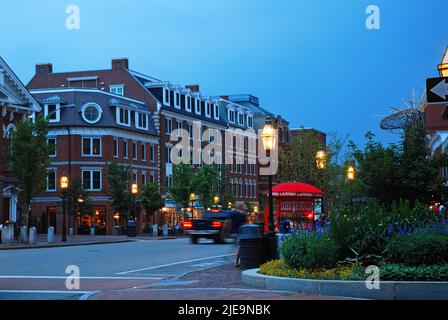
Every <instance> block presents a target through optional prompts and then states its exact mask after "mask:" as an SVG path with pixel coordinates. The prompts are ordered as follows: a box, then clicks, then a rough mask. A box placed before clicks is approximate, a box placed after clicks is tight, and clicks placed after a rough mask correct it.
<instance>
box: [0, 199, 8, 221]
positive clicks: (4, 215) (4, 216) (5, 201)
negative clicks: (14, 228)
mask: <svg viewBox="0 0 448 320" xmlns="http://www.w3.org/2000/svg"><path fill="white" fill-rule="evenodd" d="M9 203H10V199H9V198H3V212H2V221H0V223H2V224H5V222H6V221H9Z"/></svg>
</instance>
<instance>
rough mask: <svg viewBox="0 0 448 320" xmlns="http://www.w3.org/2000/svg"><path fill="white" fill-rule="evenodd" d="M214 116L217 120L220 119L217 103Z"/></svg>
mask: <svg viewBox="0 0 448 320" xmlns="http://www.w3.org/2000/svg"><path fill="white" fill-rule="evenodd" d="M214 109H215V110H214V118H215V120H219V106H218V105H217V104H215V105H214Z"/></svg>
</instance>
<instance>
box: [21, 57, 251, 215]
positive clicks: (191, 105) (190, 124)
mask: <svg viewBox="0 0 448 320" xmlns="http://www.w3.org/2000/svg"><path fill="white" fill-rule="evenodd" d="M28 88H29V89H46V88H59V89H61V88H66V89H68V88H78V89H81V88H82V89H96V90H99V91H103V92H107V93H112V94H115V95H118V96H123V97H127V98H130V99H136V100H139V101H142V102H144V103H145V104H146V105H147V106H148V108H149V110H150V112H151V114H152V116H153V121H154V126H155V130H156V131H157V132H158V133H159V146H160V148H158V151H159V152H158V154H157V157H158V161H159V162H158V163H159V167H160V174H159V175H158V181H157V182H158V183H159V185H160V186H161V191H162V193H164V194H165V196H168V195H167V194H166V191H167V187H169V186H171V185H172V184H173V183H175V182H174V181H173V178H172V172H173V159H172V155H173V154H174V152H176V151H177V152H179V153H182V152H184V150H182V151H181V150H178V147H176V148H175V146H176V144H177V141H176V139H171V138H172V134H173V133H175V132H176V130H177V129H184V130H186V131H187V132H188V133H189V135H190V140H191V146H193V137H196V138H199V137H201V138H202V143H201V146H202V147H204V146H205V145H206V144H207V143H208V141H207V140H208V139H210V136H209V135H210V134H209V130H208V129H210V130H212V131H216V132H217V137H216V138H218V136H219V137H220V139H219V138H218V141H219V140H221V143H222V147H223V149H222V152H221V154H219V152H218V153H217V156H220V157H221V160H222V159H223V158H224V156H225V155H224V146H225V132H226V130H227V129H228V128H231V127H238V128H246V127H248V125H249V124H250V125H251V126H254V123H255V121H254V118H253V117H252V118H251V117H250V112H249V111H250V108H245V109H244V110H245V111H244V112H243V113H242V115H241V117H242V125H239V124H235V122H233V123H232V122H231V121H230V122H229V121H228V119H227V113H226V109H225V107H224V108H223V107H222V105H221V102H220V99H219V98H212V97H209V96H205V95H203V94H202V93H201V92H200V90H199V86H198V85H191V86H185V87H181V86H179V85H174V84H171V83H170V82H169V81H161V80H159V79H156V78H154V77H151V76H147V75H144V74H142V73H140V72H136V71H132V70H130V69H129V61H128V59H113V60H112V67H111V69H107V70H94V71H75V72H62V73H54V72H53V66H52V65H51V64H38V65H36V73H35V75H34V77H33V78H32V79H31V81H30V82H29V84H28ZM242 107H244V106H242ZM242 110H243V109H242ZM246 111H247V112H246ZM250 119H252V120H250ZM249 121H250V123H249ZM172 140H174V141H172ZM198 149H200V148H196V150H193V148H190V150H189V151H190V152H187V153H189V154H190V158H191V159H193V158H194V159H197V158H199V161H195V163H196V164H197V166H200V165H202V164H203V163H204V159H203V158H201V154H202V153H200V152H199V150H198ZM173 150H175V151H173ZM179 155H180V154H179ZM202 156H203V155H202ZM246 158H247V156H246ZM216 165H218V166H219V165H220V164H216ZM230 169H231V167H230ZM229 171H230V170H229ZM255 171H256V172H258V170H257V169H255ZM252 172H253V171H252ZM231 175H232V178H233V179H234V181H238V185H239V183H240V180H241V181H242V183H243V189H244V190H246V187H245V181H246V180H247V185H248V186H247V188H249V186H250V182H251V183H252V187H253V185H254V182H253V180H257V173H255V174H250V179H249V177H248V176H249V174H246V173H245V172H242V171H241V170H240V171H238V172H236V171H234V172H232V173H231ZM256 184H257V183H256ZM255 189H256V187H255ZM240 191H241V190H240ZM252 192H253V190H252V191H251V192H249V190H247V192H246V191H243V192H242V193H238V197H237V198H238V200H239V201H241V202H254V203H256V202H257V197H254V196H253V194H252ZM167 206H168V207H169V206H172V205H170V202H169V201H167Z"/></svg>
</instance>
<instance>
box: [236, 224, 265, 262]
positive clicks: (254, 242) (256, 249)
mask: <svg viewBox="0 0 448 320" xmlns="http://www.w3.org/2000/svg"><path fill="white" fill-rule="evenodd" d="M265 262H266V251H265V243H264V239H263V236H262V235H261V233H260V229H259V227H258V226H257V225H253V224H252V225H248V224H246V225H243V226H241V227H240V266H241V270H248V269H255V268H259V267H260V266H261V265H262V264H263V263H265Z"/></svg>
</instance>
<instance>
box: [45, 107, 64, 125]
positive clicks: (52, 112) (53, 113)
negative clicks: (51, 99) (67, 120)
mask: <svg viewBox="0 0 448 320" xmlns="http://www.w3.org/2000/svg"><path fill="white" fill-rule="evenodd" d="M44 113H45V117H46V118H47V119H48V121H49V122H59V121H60V120H61V107H60V105H59V104H46V105H45V107H44Z"/></svg>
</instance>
